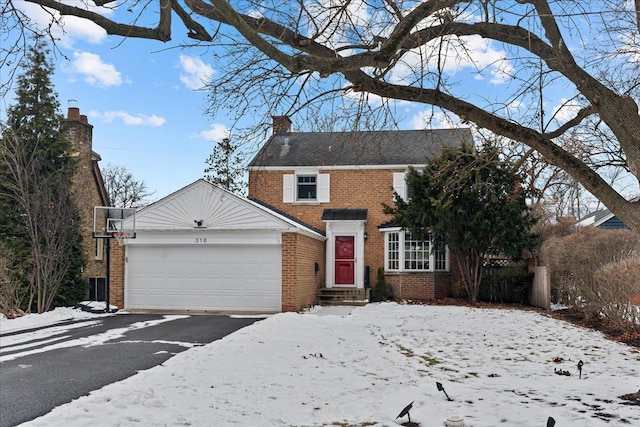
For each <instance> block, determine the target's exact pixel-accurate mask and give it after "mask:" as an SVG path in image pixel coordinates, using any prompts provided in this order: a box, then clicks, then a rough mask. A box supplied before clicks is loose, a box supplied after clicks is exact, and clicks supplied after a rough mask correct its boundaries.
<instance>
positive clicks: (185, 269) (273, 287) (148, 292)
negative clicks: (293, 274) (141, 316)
mask: <svg viewBox="0 0 640 427" xmlns="http://www.w3.org/2000/svg"><path fill="white" fill-rule="evenodd" d="M127 258H128V261H127V273H126V274H127V277H126V282H125V289H126V296H125V306H126V308H129V309H168V310H212V311H219V310H230V311H280V310H281V309H282V302H281V301H282V291H281V283H282V279H281V271H282V263H281V253H280V246H276V245H269V246H246V245H224V246H214V245H190V246H186V245H185V246H173V245H172V246H136V245H129V246H128V247H127Z"/></svg>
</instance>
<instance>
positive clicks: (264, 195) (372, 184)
mask: <svg viewBox="0 0 640 427" xmlns="http://www.w3.org/2000/svg"><path fill="white" fill-rule="evenodd" d="M403 171H404V170H403V169H393V170H392V169H386V170H385V169H382V170H381V169H370V170H331V171H323V170H322V169H320V171H319V173H329V174H330V175H331V191H330V202H329V203H319V204H292V203H283V202H282V191H283V189H282V181H283V178H282V176H283V175H285V174H292V173H294V171H293V170H290V171H250V172H249V197H250V198H255V199H258V200H261V201H263V202H264V203H267V204H269V205H271V206H273V207H274V208H276V209H279V210H281V211H283V212H286V213H287V214H289V215H291V216H293V217H294V218H297V219H298V220H300V221H303V222H305V223H307V224H309V225H312V226H313V227H316V228H318V229H320V230H325V224H324V223H323V222H322V211H323V210H324V209H327V208H332V209H344V208H346V209H363V208H364V209H368V213H367V223H366V226H365V231H366V233H367V235H368V239H367V241H366V242H365V245H364V251H365V253H364V257H365V262H366V265H368V266H369V267H370V268H371V271H372V272H375V271H377V269H378V267H383V266H384V234H383V233H381V232H379V231H378V226H379V225H380V224H383V223H385V222H387V221H389V220H390V219H391V217H390V216H388V215H385V214H384V213H383V212H382V203H386V204H387V205H393V173H394V172H403ZM354 189H357V191H355V190H354ZM373 279H375V277H372V280H373Z"/></svg>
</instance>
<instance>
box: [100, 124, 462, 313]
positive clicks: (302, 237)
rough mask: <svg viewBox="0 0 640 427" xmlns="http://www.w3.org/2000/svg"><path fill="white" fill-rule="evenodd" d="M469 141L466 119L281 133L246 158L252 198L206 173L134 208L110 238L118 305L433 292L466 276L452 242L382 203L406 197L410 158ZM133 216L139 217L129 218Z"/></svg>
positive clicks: (185, 306)
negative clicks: (382, 283)
mask: <svg viewBox="0 0 640 427" xmlns="http://www.w3.org/2000/svg"><path fill="white" fill-rule="evenodd" d="M463 142H467V143H472V142H473V141H472V136H471V132H470V130H468V129H439V130H431V131H382V132H350V133H335V132H328V133H326V132H312V133H299V132H291V121H290V120H289V118H288V117H282V116H279V117H274V134H273V135H272V136H271V137H270V138H269V140H268V141H267V142H266V143H265V145H264V146H263V147H262V149H261V150H260V151H259V152H258V153H257V155H256V156H255V158H254V159H253V160H252V161H251V163H250V164H249V191H248V195H249V196H248V198H243V197H239V196H237V195H234V194H232V193H230V192H228V191H226V190H223V189H221V188H218V187H216V186H214V185H211V184H209V183H207V182H205V181H203V180H198V181H196V182H194V183H192V184H190V185H188V186H186V187H184V188H183V189H181V190H179V191H177V192H175V193H173V194H171V195H169V196H167V197H165V198H163V199H161V200H160V201H158V202H156V203H154V204H152V205H149V206H147V207H145V208H143V209H141V210H140V211H138V213H137V214H136V217H135V224H136V230H135V233H136V237H135V239H127V240H124V241H123V244H122V245H117V244H113V243H112V244H111V248H112V251H111V254H112V257H111V259H112V263H111V265H112V268H111V275H110V277H111V293H110V296H111V298H110V300H111V302H112V303H113V304H115V305H117V306H119V307H123V308H125V309H161V310H204V311H234V312H238V311H248V312H255V311H263V312H278V311H299V310H301V309H303V308H305V307H308V306H309V305H311V304H313V303H314V302H315V301H316V298H317V296H318V292H319V291H321V290H323V288H330V289H332V290H335V289H341V290H345V291H348V292H351V291H352V290H353V291H357V292H360V291H362V294H363V295H364V294H366V292H364V291H365V288H366V287H367V285H368V286H373V285H374V282H375V278H376V271H377V269H378V268H380V267H382V268H384V271H385V279H386V281H387V282H388V283H389V284H391V285H392V287H393V291H394V295H395V297H396V298H397V299H421V300H427V299H435V298H440V297H445V296H448V295H449V294H450V289H451V284H452V283H454V282H455V281H457V280H458V279H459V277H458V274H457V269H456V268H452V266H453V265H454V264H453V261H452V260H451V259H450V256H449V253H448V251H445V252H435V253H432V251H431V245H430V242H423V241H417V240H413V239H412V238H411V236H410V235H409V234H408V233H405V232H404V231H403V230H401V229H400V228H399V227H397V226H395V225H394V224H393V222H392V221H391V220H392V218H391V217H390V216H389V215H385V214H384V213H383V206H382V205H383V203H384V204H388V205H392V204H393V201H394V198H393V197H394V196H393V193H394V190H395V191H396V192H397V193H398V194H400V195H401V196H402V197H403V198H406V197H407V194H408V190H407V188H406V185H405V175H406V173H407V171H408V167H409V166H414V167H416V168H420V167H423V166H424V164H425V161H426V159H427V158H429V157H431V156H439V155H440V154H441V152H442V148H443V147H457V146H459V145H460V144H461V143H463ZM129 221H130V220H129Z"/></svg>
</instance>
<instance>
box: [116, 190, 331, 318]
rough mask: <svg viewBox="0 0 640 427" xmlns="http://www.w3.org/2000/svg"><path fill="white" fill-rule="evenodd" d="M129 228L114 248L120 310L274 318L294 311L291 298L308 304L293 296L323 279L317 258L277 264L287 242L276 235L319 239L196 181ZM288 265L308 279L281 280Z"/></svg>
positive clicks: (299, 276)
mask: <svg viewBox="0 0 640 427" xmlns="http://www.w3.org/2000/svg"><path fill="white" fill-rule="evenodd" d="M132 220H133V219H131V220H129V221H132ZM135 229H136V238H135V239H130V240H125V245H124V246H123V247H122V248H121V249H124V251H123V254H122V255H123V256H122V262H123V268H122V269H121V271H122V275H123V280H122V287H123V289H122V291H123V292H122V294H123V304H122V305H123V306H124V308H125V309H130V310H179V311H184V310H193V311H225V312H279V311H283V310H291V309H299V308H298V307H295V304H294V306H293V307H292V306H291V304H290V303H288V302H287V300H286V298H291V297H292V296H293V297H294V299H295V301H302V302H303V303H306V304H308V302H306V301H308V300H309V297H306V296H305V295H296V294H295V293H296V289H298V291H299V292H304V293H309V292H310V291H309V289H310V288H309V283H308V282H309V280H312V281H313V283H314V287H315V283H316V282H317V285H318V286H320V285H321V283H322V280H323V277H316V276H317V273H316V268H315V265H316V263H318V262H319V261H320V260H321V257H322V256H323V255H322V253H321V252H320V251H319V252H318V259H317V260H316V259H309V260H292V259H290V258H291V257H292V256H295V252H296V251H290V250H289V251H285V252H286V253H287V254H288V255H284V258H283V253H284V252H283V240H286V241H291V238H289V237H288V238H287V239H283V236H284V235H301V236H303V238H304V239H306V240H304V241H306V242H311V245H313V246H317V247H318V248H324V240H325V238H324V236H322V235H321V234H320V233H318V232H316V231H314V230H312V229H310V228H308V227H305V226H304V225H302V224H299V223H297V222H294V221H292V220H290V219H288V218H286V217H284V216H281V215H280V214H278V213H276V212H273V211H271V210H269V209H267V208H266V207H264V206H261V205H259V204H257V203H254V202H252V201H250V200H247V199H244V198H241V197H238V196H236V195H234V194H232V193H229V192H227V191H225V190H223V189H220V188H218V187H215V186H212V185H211V184H209V183H207V182H205V181H202V180H199V181H196V182H195V183H193V184H191V185H189V186H187V187H185V188H183V189H182V190H179V191H178V192H176V193H174V194H172V195H170V196H168V197H166V198H164V199H162V200H160V201H159V202H156V203H154V204H152V205H150V206H148V207H146V208H144V209H142V210H140V211H139V212H138V213H137V214H136V217H135ZM295 240H296V241H298V240H300V239H295ZM112 246H115V245H112ZM307 253H308V252H307ZM287 257H288V258H287ZM307 264H308V265H307ZM289 265H292V266H302V267H303V270H305V269H306V268H307V267H308V273H304V272H296V271H289V272H288V274H284V275H283V266H289ZM297 268H298V267H293V269H294V270H295V269H297ZM292 273H293V274H292ZM300 273H303V274H300ZM306 275H312V276H311V277H306ZM285 276H286V277H285ZM115 279H116V280H113V279H112V283H113V282H115V283H116V286H117V282H118V280H117V278H115ZM113 287H114V286H113V285H112V288H113ZM283 288H285V289H287V291H286V295H284V293H283ZM292 291H293V292H292ZM116 293H117V291H116ZM283 297H284V299H283ZM116 300H117V298H116Z"/></svg>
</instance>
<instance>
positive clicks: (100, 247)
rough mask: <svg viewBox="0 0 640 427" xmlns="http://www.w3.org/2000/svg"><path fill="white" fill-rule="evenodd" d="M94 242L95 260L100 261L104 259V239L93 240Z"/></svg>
mask: <svg viewBox="0 0 640 427" xmlns="http://www.w3.org/2000/svg"><path fill="white" fill-rule="evenodd" d="M94 240H95V242H96V254H95V259H96V260H97V261H102V259H103V258H104V239H94Z"/></svg>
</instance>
